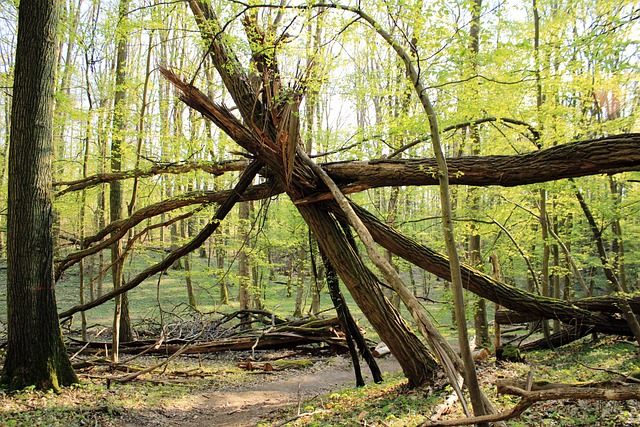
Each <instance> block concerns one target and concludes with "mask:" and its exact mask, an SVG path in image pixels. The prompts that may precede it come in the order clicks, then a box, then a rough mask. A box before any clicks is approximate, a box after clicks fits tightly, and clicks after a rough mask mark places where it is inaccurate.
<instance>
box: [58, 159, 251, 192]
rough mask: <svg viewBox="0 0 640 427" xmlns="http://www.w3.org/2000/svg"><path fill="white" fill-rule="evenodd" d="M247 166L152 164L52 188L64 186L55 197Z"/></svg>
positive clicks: (230, 162)
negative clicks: (98, 187)
mask: <svg viewBox="0 0 640 427" xmlns="http://www.w3.org/2000/svg"><path fill="white" fill-rule="evenodd" d="M248 164H249V162H248V161H246V160H228V161H223V162H219V163H218V162H205V161H203V162H187V163H178V164H176V163H169V164H154V165H153V166H151V167H150V168H148V169H133V170H129V171H123V172H111V173H99V174H95V175H91V176H88V177H86V178H81V179H76V180H73V181H58V182H54V183H53V187H54V188H56V187H61V186H66V188H64V189H63V190H60V191H58V192H57V193H55V195H54V196H55V197H60V196H63V195H65V194H67V193H70V192H72V191H79V190H83V189H87V188H91V187H94V186H96V185H98V184H103V183H108V182H113V181H119V180H123V179H129V178H145V177H150V176H154V175H162V174H174V175H175V174H182V173H187V172H191V171H194V170H201V171H203V172H207V173H209V174H211V175H214V176H219V175H222V174H224V173H225V172H232V171H241V170H244V169H245V168H246V167H247V165H248Z"/></svg>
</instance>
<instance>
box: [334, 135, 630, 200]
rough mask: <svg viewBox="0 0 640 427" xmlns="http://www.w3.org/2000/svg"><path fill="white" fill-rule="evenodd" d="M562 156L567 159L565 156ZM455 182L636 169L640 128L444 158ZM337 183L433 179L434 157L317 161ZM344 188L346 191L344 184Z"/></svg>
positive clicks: (514, 182) (362, 185) (527, 180)
mask: <svg viewBox="0 0 640 427" xmlns="http://www.w3.org/2000/svg"><path fill="white" fill-rule="evenodd" d="M567 159H571V161H570V162H568V161H567ZM447 166H448V169H449V182H450V183H451V184H454V185H471V186H489V185H499V186H502V187H515V186H519V185H526V184H535V183H540V182H549V181H555V180H558V179H565V178H576V177H580V176H588V175H598V174H602V173H607V174H612V173H619V172H623V171H630V170H639V169H640V134H638V133H632V134H622V135H614V136H609V137H604V138H598V139H591V140H584V141H578V142H573V143H569V144H563V145H557V146H555V147H551V148H547V149H545V150H538V151H533V152H530V153H526V154H519V155H511V156H478V157H474V156H465V157H455V158H447ZM322 167H323V169H324V170H325V171H327V173H328V174H329V176H331V178H332V179H333V180H334V181H335V182H336V183H337V184H340V185H342V186H349V187H352V188H354V189H358V191H362V190H364V189H368V188H376V187H392V186H406V185H438V177H437V174H436V173H435V171H436V170H437V165H436V161H435V159H389V160H384V159H382V160H369V161H349V162H338V163H327V164H323V165H322ZM343 192H345V193H349V192H350V191H349V190H348V189H343Z"/></svg>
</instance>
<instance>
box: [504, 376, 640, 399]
mask: <svg viewBox="0 0 640 427" xmlns="http://www.w3.org/2000/svg"><path fill="white" fill-rule="evenodd" d="M527 386H528V382H527V381H524V380H514V379H499V380H496V391H497V392H498V393H499V394H514V393H512V390H513V389H519V390H527ZM621 387H622V388H626V387H630V384H628V383H625V382H623V381H620V380H607V381H597V382H585V383H573V384H567V383H553V382H549V381H533V382H532V383H531V387H530V390H529V391H540V390H554V389H561V388H592V389H614V390H617V389H619V388H621ZM516 395H517V396H520V395H519V394H516Z"/></svg>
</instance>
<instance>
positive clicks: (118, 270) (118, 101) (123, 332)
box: [109, 0, 133, 362]
mask: <svg viewBox="0 0 640 427" xmlns="http://www.w3.org/2000/svg"><path fill="white" fill-rule="evenodd" d="M128 11H129V0H120V5H119V8H118V17H119V21H118V22H119V25H118V27H119V28H120V31H122V28H121V27H123V26H124V25H127V24H126V22H125V21H126V20H127V14H128ZM125 34H126V32H123V33H121V34H120V35H119V36H118V44H117V49H116V92H115V96H114V101H113V135H112V139H111V171H112V172H119V171H121V170H122V148H123V147H122V145H123V143H124V131H125V129H126V119H125V108H126V107H125V104H126V100H125V98H126V89H125V82H126V67H127V41H128V40H127V39H128V37H127V36H126V35H125ZM122 195H123V190H122V185H121V183H120V182H112V183H111V184H110V191H109V212H110V214H111V221H112V222H113V221H116V220H119V219H121V218H122V217H123V213H124V209H123V205H122V204H123V200H122ZM111 263H112V267H111V277H112V280H113V288H114V289H118V288H120V287H121V286H122V279H123V273H124V254H123V253H122V241H121V240H120V239H118V240H117V241H115V242H114V243H113V244H112V245H111ZM128 301H129V300H128V298H127V296H126V294H121V295H119V296H117V297H116V299H115V311H114V314H113V331H112V333H113V345H112V349H111V354H112V359H113V361H114V362H118V346H119V343H120V341H132V340H133V334H132V332H131V322H130V320H129V308H128Z"/></svg>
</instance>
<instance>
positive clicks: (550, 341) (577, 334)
mask: <svg viewBox="0 0 640 427" xmlns="http://www.w3.org/2000/svg"><path fill="white" fill-rule="evenodd" d="M592 331H593V329H592V328H589V327H576V326H567V327H565V328H564V329H562V330H561V331H558V332H554V333H553V334H550V335H549V337H544V338H540V339H537V340H535V341H530V342H527V343H524V344H520V345H519V346H518V348H519V349H520V350H522V351H531V350H544V349H548V348H556V347H562V346H563V345H567V344H569V343H572V342H574V341H576V340H579V339H580V338H582V337H584V336H587V335H588V334H590V333H591V332H592Z"/></svg>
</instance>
